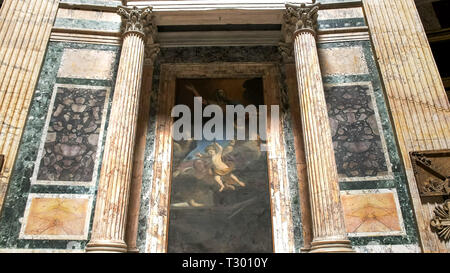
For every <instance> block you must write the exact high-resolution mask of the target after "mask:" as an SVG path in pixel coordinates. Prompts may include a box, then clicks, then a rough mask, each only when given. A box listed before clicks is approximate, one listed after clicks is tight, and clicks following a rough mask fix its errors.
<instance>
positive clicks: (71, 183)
mask: <svg viewBox="0 0 450 273" xmlns="http://www.w3.org/2000/svg"><path fill="white" fill-rule="evenodd" d="M59 87H64V88H78V89H91V90H96V89H97V90H98V89H106V94H105V102H104V106H103V110H102V122H101V127H100V134H99V137H98V144H97V150H96V160H95V165H94V171H93V173H92V179H91V181H50V180H38V179H37V177H38V173H39V167H40V164H41V160H42V157H43V156H44V147H45V140H46V139H47V133H48V127H49V125H50V120H51V117H52V115H53V108H54V104H55V99H56V94H57V91H58V88H59ZM110 94H111V87H107V86H90V85H75V84H55V87H54V89H53V94H52V98H51V101H50V105H49V108H48V112H47V119H46V120H45V126H44V132H43V134H42V138H41V144H40V145H39V150H38V156H37V159H36V161H35V164H34V170H33V176H32V177H31V185H36V184H37V185H61V186H82V187H92V186H95V185H96V183H95V182H96V180H97V175H98V168H99V164H100V155H101V148H102V144H103V135H104V134H105V124H106V116H107V111H108V105H109V97H110Z"/></svg>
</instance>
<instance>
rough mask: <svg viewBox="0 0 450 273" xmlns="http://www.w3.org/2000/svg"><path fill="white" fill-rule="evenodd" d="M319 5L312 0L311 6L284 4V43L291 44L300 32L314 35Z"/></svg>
mask: <svg viewBox="0 0 450 273" xmlns="http://www.w3.org/2000/svg"><path fill="white" fill-rule="evenodd" d="M319 9H320V3H316V0H313V2H312V4H306V3H302V4H298V5H296V4H289V3H288V4H286V10H285V13H284V15H283V19H284V24H283V34H284V37H285V42H286V43H292V42H293V41H294V38H295V35H296V34H297V33H300V32H305V31H306V32H311V33H312V34H313V35H316V32H317V28H318V23H317V18H318V11H319Z"/></svg>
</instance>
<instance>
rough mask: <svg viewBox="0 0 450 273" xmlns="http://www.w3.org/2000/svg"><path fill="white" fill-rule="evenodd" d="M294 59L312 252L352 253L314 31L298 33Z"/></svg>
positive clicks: (295, 40)
mask: <svg viewBox="0 0 450 273" xmlns="http://www.w3.org/2000/svg"><path fill="white" fill-rule="evenodd" d="M294 55H295V63H296V68H297V81H298V92H299V101H300V108H301V109H300V110H301V117H302V127H303V137H304V144H305V152H306V165H307V173H308V181H309V190H310V200H311V210H312V223H313V241H312V244H311V252H350V251H352V248H351V245H350V241H349V240H348V239H347V234H346V231H345V225H344V217H343V212H342V208H341V202H340V197H339V184H338V174H337V169H336V162H335V157H334V150H333V143H332V139H331V132H330V125H329V121H328V113H327V105H326V101H325V95H324V90H323V83H322V76H321V72H320V66H319V58H318V53H317V46H316V39H315V37H314V34H313V32H312V31H311V30H306V31H302V30H298V31H297V32H296V34H295V39H294Z"/></svg>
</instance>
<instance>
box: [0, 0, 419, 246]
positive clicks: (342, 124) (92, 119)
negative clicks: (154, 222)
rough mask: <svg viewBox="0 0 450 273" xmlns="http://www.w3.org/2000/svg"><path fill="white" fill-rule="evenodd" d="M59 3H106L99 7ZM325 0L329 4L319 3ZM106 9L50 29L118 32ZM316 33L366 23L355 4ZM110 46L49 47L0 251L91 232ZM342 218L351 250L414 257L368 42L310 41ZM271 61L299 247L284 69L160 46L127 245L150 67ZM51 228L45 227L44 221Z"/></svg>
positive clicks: (150, 148)
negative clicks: (148, 98) (321, 86)
mask: <svg viewBox="0 0 450 273" xmlns="http://www.w3.org/2000/svg"><path fill="white" fill-rule="evenodd" d="M62 2H71V3H72V2H74V3H90V4H97V5H109V6H115V5H117V3H116V2H110V1H103V0H70V1H68V0H67V1H66V0H64V1H62ZM323 2H334V1H323ZM117 19H118V17H117V16H115V15H114V16H113V15H112V14H111V13H108V12H93V11H77V10H64V9H60V10H59V13H58V15H57V19H56V22H55V25H54V26H55V27H56V28H66V29H88V30H97V31H118V30H119V27H120V21H118V20H117ZM319 26H320V29H322V30H326V29H332V28H346V27H361V26H366V23H365V22H364V18H363V13H362V10H361V8H351V9H342V10H324V11H321V12H320V17H319ZM119 51H120V47H119V46H107V45H93V44H82V43H60V42H52V43H50V46H49V48H48V51H47V55H46V58H45V63H44V65H43V68H42V71H41V75H40V78H39V83H38V86H37V88H36V91H35V95H34V98H33V101H32V104H31V109H30V115H29V117H28V120H27V123H26V127H25V132H24V136H23V138H22V144H21V146H20V148H19V153H18V157H17V160H16V164H15V167H14V170H13V176H12V178H11V182H10V187H9V190H8V192H7V197H6V199H5V205H4V210H3V212H2V215H1V216H0V251H6V252H14V251H36V252H46V251H53V252H56V251H60V252H67V251H80V252H82V251H83V249H84V247H85V244H86V242H87V240H88V239H89V232H90V229H91V221H92V216H93V207H94V206H95V194H96V185H97V180H98V173H99V170H100V164H101V156H102V147H103V144H104V137H105V135H106V132H105V130H106V128H107V123H108V109H109V106H110V102H111V98H112V93H113V87H114V84H115V79H114V76H115V74H116V69H117V65H118V57H119V56H118V54H119ZM319 54H320V61H321V65H322V73H323V80H324V84H325V92H326V99H327V104H328V114H329V117H330V126H331V128H332V134H333V143H334V148H335V155H336V163H337V166H338V173H339V176H340V189H341V198H342V204H343V207H344V214H345V222H346V228H347V232H348V234H349V237H350V240H351V241H352V244H353V246H354V248H355V250H356V251H359V252H416V251H420V250H419V248H418V237H417V231H416V224H415V221H414V214H413V211H412V207H411V200H410V196H409V193H408V189H407V182H406V177H405V173H404V168H403V165H402V162H401V159H400V157H399V153H398V148H397V144H396V140H395V137H394V134H393V130H392V125H391V121H390V117H389V113H388V109H387V107H386V102H385V97H384V94H383V90H382V87H381V82H380V79H379V76H378V70H377V67H376V64H375V61H374V58H373V52H372V49H371V45H370V42H369V41H368V40H359V41H348V42H339V43H323V44H320V45H319ZM169 62H170V63H192V62H196V63H208V62H273V63H278V64H280V78H279V81H280V83H281V84H280V86H282V89H283V90H282V93H283V109H282V110H283V111H282V114H283V115H282V119H283V129H284V138H285V139H284V142H285V145H286V157H287V159H288V160H287V162H288V163H289V164H288V176H289V185H290V191H291V205H292V211H293V212H294V214H293V222H294V229H295V230H294V234H295V246H296V251H297V252H300V249H301V248H302V247H303V244H304V242H303V240H304V238H303V236H302V229H303V226H302V222H301V213H300V211H301V208H300V197H299V196H300V195H299V186H298V181H299V176H300V174H299V173H297V166H296V165H297V162H296V155H295V147H294V143H295V141H294V132H293V131H292V121H293V119H296V118H299V117H293V116H291V112H290V111H289V108H290V107H291V105H290V102H289V100H288V99H287V97H288V96H287V94H286V89H287V88H286V85H285V77H286V76H285V73H284V68H283V65H282V59H281V56H280V54H279V52H278V50H277V48H276V47H270V46H267V47H264V46H260V47H197V48H194V47H191V48H170V49H169V48H162V49H161V53H160V55H159V57H158V58H157V60H156V63H155V69H154V73H153V84H152V88H153V92H152V99H151V107H150V122H149V129H148V132H147V142H146V147H145V160H144V171H143V181H142V183H143V184H142V191H141V200H142V201H141V207H140V210H139V232H138V240H137V246H138V248H139V249H140V250H141V252H142V251H143V250H144V249H145V244H146V237H145V236H146V234H147V232H146V230H147V229H148V228H149V227H147V226H146V225H147V216H148V204H149V197H150V194H149V192H148V190H149V183H150V181H152V175H153V174H152V169H153V168H152V166H153V160H154V158H153V156H154V139H155V137H154V134H155V119H156V113H157V107H158V89H159V76H160V64H162V63H169ZM55 223H56V224H55Z"/></svg>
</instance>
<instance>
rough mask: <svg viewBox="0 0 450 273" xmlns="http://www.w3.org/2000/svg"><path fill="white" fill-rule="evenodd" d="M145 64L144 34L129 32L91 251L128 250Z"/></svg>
mask: <svg viewBox="0 0 450 273" xmlns="http://www.w3.org/2000/svg"><path fill="white" fill-rule="evenodd" d="M143 65H144V40H143V37H142V35H141V34H139V33H136V32H129V33H127V34H126V36H125V37H124V40H123V47H122V53H121V57H120V64H119V71H118V75H117V82H116V87H115V90H114V98H113V102H112V108H111V116H110V123H109V126H108V133H107V139H106V145H105V152H104V155H103V162H102V169H101V173H100V182H99V188H98V193H97V205H96V208H95V216H94V223H93V228H92V237H91V241H90V242H89V244H88V246H87V249H86V251H88V252H126V251H127V246H126V243H125V227H126V219H127V205H128V197H129V192H130V181H131V171H132V162H133V151H134V144H135V143H134V142H135V135H136V124H137V116H138V115H137V114H138V108H139V96H140V89H141V81H142V70H143Z"/></svg>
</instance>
